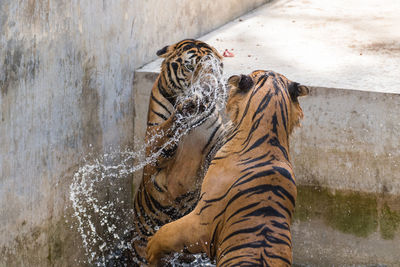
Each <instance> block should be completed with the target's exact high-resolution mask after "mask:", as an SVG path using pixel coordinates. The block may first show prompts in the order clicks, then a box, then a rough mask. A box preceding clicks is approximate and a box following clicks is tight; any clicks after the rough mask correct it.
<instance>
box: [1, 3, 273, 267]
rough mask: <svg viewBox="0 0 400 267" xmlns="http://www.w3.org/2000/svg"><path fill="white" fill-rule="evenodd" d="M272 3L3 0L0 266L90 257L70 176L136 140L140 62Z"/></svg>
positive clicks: (71, 263) (58, 262)
mask: <svg viewBox="0 0 400 267" xmlns="http://www.w3.org/2000/svg"><path fill="white" fill-rule="evenodd" d="M264 2H266V1H265V0H251V1H240V0H234V1H233V0H224V1H200V0H198V1H177V0H175V1H161V0H157V1H156V0H148V1H139V0H138V1H133V0H116V1H100V0H93V1H80V0H72V1H66V0H62V1H50V0H21V1H14V0H2V1H0V170H1V176H0V236H1V238H0V266H5V265H6V266H46V265H47V266H48V265H57V266H59V265H62V266H76V265H80V264H84V263H82V262H80V263H79V262H78V260H79V259H84V258H85V257H84V256H82V244H81V239H80V236H79V235H78V233H77V232H76V229H74V228H73V227H72V228H73V229H71V225H72V221H73V219H71V218H70V216H71V212H72V211H71V208H70V203H69V200H68V194H69V185H70V183H71V180H72V176H73V174H74V172H75V171H76V170H77V169H78V166H79V164H80V163H81V162H82V158H83V157H84V156H86V155H87V154H88V153H91V154H92V156H93V157H96V155H101V154H102V153H104V152H105V151H108V150H109V147H113V148H114V149H116V150H124V149H125V148H132V147H133V145H132V144H133V141H134V134H133V133H134V131H133V129H134V103H135V101H136V99H135V97H134V91H133V87H132V83H133V76H134V75H133V71H134V69H135V68H137V67H138V66H141V65H143V64H144V63H146V62H148V61H149V60H150V59H153V58H154V57H155V52H156V51H157V50H158V49H159V48H161V47H163V46H164V45H166V44H170V43H173V42H176V41H178V40H179V39H182V38H186V37H197V36H198V35H200V34H203V33H205V32H208V31H210V30H211V29H214V28H215V27H218V26H220V25H222V24H223V23H225V22H227V21H229V20H231V19H233V18H235V17H236V16H238V15H240V14H243V13H245V12H247V11H248V10H251V9H253V8H255V7H256V6H258V5H260V4H262V3H264ZM148 90H150V87H149V88H148ZM130 184H131V179H130V178H128V179H124V180H122V181H121V185H122V186H123V187H125V188H128V189H129V190H127V192H126V193H125V194H124V195H123V196H121V198H122V199H126V200H129V199H131V194H132V192H130V188H131V185H130ZM127 202H128V203H129V201H127Z"/></svg>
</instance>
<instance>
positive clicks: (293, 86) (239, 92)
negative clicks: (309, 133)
mask: <svg viewBox="0 0 400 267" xmlns="http://www.w3.org/2000/svg"><path fill="white" fill-rule="evenodd" d="M269 76H273V77H274V78H276V79H269V80H268V77H269ZM269 83H272V85H270V84H269ZM228 85H229V86H230V92H229V98H228V102H227V105H226V110H227V112H228V114H229V116H230V119H231V121H232V122H233V124H235V125H238V124H240V123H241V122H242V121H243V118H245V117H246V114H247V113H250V114H253V113H254V114H257V113H259V112H260V111H259V110H258V111H257V109H259V108H260V106H259V105H260V102H262V101H264V102H265V103H264V104H265V105H267V104H268V103H269V102H270V101H271V98H273V97H274V96H278V95H282V97H281V96H279V97H281V99H282V100H281V101H284V102H289V103H290V104H288V105H285V106H287V109H286V110H285V111H282V112H287V114H285V115H287V116H283V117H287V118H288V120H287V121H286V124H287V125H286V127H287V128H288V129H289V131H288V132H289V134H290V133H292V131H293V129H294V128H295V127H296V126H299V125H300V120H301V119H302V118H303V110H302V109H301V107H300V104H299V101H298V97H300V96H305V95H308V93H309V89H308V88H307V87H306V86H304V85H300V84H299V83H296V82H292V81H290V80H288V79H287V78H286V77H285V76H283V75H282V74H278V73H275V72H272V71H263V70H256V71H253V72H252V73H250V74H249V75H234V76H231V77H230V78H229V79H228ZM278 103H279V101H278ZM282 104H283V103H281V105H282ZM282 106H284V105H282Z"/></svg>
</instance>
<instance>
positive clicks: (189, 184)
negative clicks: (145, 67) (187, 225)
mask: <svg viewBox="0 0 400 267" xmlns="http://www.w3.org/2000/svg"><path fill="white" fill-rule="evenodd" d="M157 55H158V56H160V57H162V58H164V61H163V62H162V65H161V73H160V75H159V76H158V78H157V79H156V81H155V84H154V86H153V88H152V91H151V98H150V103H149V110H148V118H147V131H146V143H150V144H151V145H150V146H148V147H147V150H146V156H147V157H150V156H152V155H154V154H156V153H157V151H161V153H159V155H157V158H156V160H155V163H154V164H148V165H146V166H145V167H144V170H143V177H142V181H141V184H140V187H139V189H138V191H137V193H136V196H135V200H134V214H135V215H134V228H135V235H136V237H135V238H134V240H133V244H132V248H133V253H134V257H135V259H134V260H135V261H136V264H138V265H140V266H144V265H145V248H146V245H147V239H148V237H149V236H151V235H152V234H154V232H155V230H156V229H157V228H158V227H161V226H162V225H164V224H166V223H169V222H171V221H173V220H176V219H178V218H180V217H182V216H184V215H185V214H187V213H189V212H190V211H191V210H192V209H193V208H194V206H195V204H196V203H197V201H198V196H199V192H200V187H201V181H202V178H203V176H204V173H205V169H206V168H207V167H208V165H207V162H208V163H209V161H207V159H208V158H209V157H210V155H211V154H212V151H214V149H215V147H216V144H217V143H218V142H217V141H218V140H219V138H220V137H221V136H222V133H223V131H224V127H223V123H222V120H221V116H220V114H219V111H218V109H217V108H216V107H215V106H213V105H212V103H206V105H205V104H204V103H201V102H200V99H198V98H196V97H193V98H186V100H184V101H183V102H179V98H180V97H182V96H185V94H186V93H187V92H188V90H189V88H190V86H191V84H192V82H193V81H195V80H196V79H197V78H198V77H196V75H197V76H198V75H200V74H199V73H202V72H204V71H205V72H208V73H210V72H212V71H213V70H212V69H210V68H209V66H208V65H207V64H206V63H207V62H206V61H207V60H216V61H217V63H218V68H219V70H220V71H222V69H221V68H222V57H221V56H220V55H219V53H218V52H217V51H216V50H215V49H214V48H213V47H211V46H209V45H208V44H206V43H204V42H202V41H198V40H192V39H187V40H183V41H181V42H178V43H176V44H174V45H170V46H166V47H164V48H163V49H161V50H159V51H158V52H157ZM204 68H207V69H204ZM211 74H212V73H211ZM208 89H210V88H208ZM211 89H212V88H211ZM207 104H210V105H209V106H207ZM190 115H194V116H193V117H195V118H196V119H195V120H191V121H185V120H183V121H182V119H179V118H185V117H188V116H190ZM191 127H192V128H193V127H195V128H194V129H191V130H190V131H188V129H189V128H191ZM185 130H186V133H185V132H183V131H185ZM182 134H184V136H183V137H180V139H179V140H178V142H174V141H171V140H172V138H177V136H178V138H179V135H182ZM155 136H158V137H157V138H154V137H155Z"/></svg>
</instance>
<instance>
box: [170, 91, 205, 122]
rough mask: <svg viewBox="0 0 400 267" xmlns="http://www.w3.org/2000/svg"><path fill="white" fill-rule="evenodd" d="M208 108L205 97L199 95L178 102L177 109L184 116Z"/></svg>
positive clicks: (189, 115) (192, 114) (195, 113)
mask: <svg viewBox="0 0 400 267" xmlns="http://www.w3.org/2000/svg"><path fill="white" fill-rule="evenodd" d="M205 109H206V104H205V101H204V100H203V99H201V98H200V97H198V96H194V97H192V98H188V99H185V100H184V101H183V102H182V103H180V104H178V106H177V107H176V111H177V113H178V114H180V115H182V116H183V117H185V118H187V117H191V116H194V115H197V114H199V113H202V112H204V110H205Z"/></svg>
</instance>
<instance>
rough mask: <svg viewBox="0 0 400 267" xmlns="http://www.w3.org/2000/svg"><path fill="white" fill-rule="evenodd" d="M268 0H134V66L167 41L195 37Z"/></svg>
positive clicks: (147, 59) (140, 63)
mask: <svg viewBox="0 0 400 267" xmlns="http://www.w3.org/2000/svg"><path fill="white" fill-rule="evenodd" d="M269 1H270V0H246V1H243V0H219V1H212V0H207V1H201V0H195V1H193V0H167V1H163V0H146V1H143V0H142V1H135V4H134V5H135V10H137V16H136V17H135V18H134V19H133V22H132V23H133V24H132V25H133V28H134V31H133V32H134V36H135V40H136V42H135V50H134V57H135V59H136V64H137V66H142V65H143V64H144V63H147V62H149V60H150V59H154V58H155V52H156V51H157V50H158V49H160V48H162V47H164V46H165V45H166V44H172V43H174V42H176V41H177V40H181V39H184V38H195V37H199V36H201V35H204V34H205V33H207V32H209V31H211V30H212V29H215V28H216V27H218V26H222V25H223V24H225V23H226V22H228V21H230V20H233V19H234V18H236V17H238V16H239V15H242V14H244V13H246V12H248V11H250V10H252V9H254V8H256V7H258V6H260V5H261V4H263V3H266V2H269Z"/></svg>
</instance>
